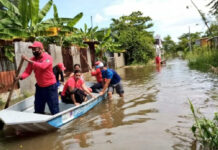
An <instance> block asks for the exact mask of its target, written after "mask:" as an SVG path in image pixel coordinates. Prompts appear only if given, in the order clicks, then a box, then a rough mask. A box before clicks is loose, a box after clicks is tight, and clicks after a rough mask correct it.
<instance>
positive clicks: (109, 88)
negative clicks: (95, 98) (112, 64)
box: [108, 82, 124, 94]
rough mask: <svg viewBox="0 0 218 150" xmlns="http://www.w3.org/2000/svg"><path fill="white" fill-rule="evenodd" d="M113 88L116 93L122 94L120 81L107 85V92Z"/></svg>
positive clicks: (112, 90)
mask: <svg viewBox="0 0 218 150" xmlns="http://www.w3.org/2000/svg"><path fill="white" fill-rule="evenodd" d="M114 89H116V92H117V94H123V93H124V90H123V85H122V83H121V82H119V83H117V84H110V85H109V87H108V92H112V93H114Z"/></svg>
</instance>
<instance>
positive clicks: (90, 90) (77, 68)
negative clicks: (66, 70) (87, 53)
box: [69, 64, 92, 92]
mask: <svg viewBox="0 0 218 150" xmlns="http://www.w3.org/2000/svg"><path fill="white" fill-rule="evenodd" d="M73 70H74V71H75V70H80V71H81V66H80V64H75V65H74V66H73ZM73 76H74V72H73V73H71V74H70V76H69V77H73ZM80 78H81V79H82V80H83V81H84V82H85V80H84V77H83V74H82V73H81V77H80ZM85 86H86V85H85ZM87 88H88V90H89V92H92V89H91V88H90V87H87Z"/></svg>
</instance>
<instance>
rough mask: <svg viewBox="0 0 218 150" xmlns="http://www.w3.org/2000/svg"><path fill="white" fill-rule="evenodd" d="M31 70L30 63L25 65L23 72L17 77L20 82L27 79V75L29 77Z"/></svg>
mask: <svg viewBox="0 0 218 150" xmlns="http://www.w3.org/2000/svg"><path fill="white" fill-rule="evenodd" d="M32 70H33V68H32V64H31V63H28V65H27V67H26V69H25V71H24V72H23V73H22V74H21V75H20V76H19V79H20V80H23V79H25V78H27V77H28V76H29V75H31V73H32Z"/></svg>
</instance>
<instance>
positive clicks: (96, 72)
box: [91, 61, 103, 93]
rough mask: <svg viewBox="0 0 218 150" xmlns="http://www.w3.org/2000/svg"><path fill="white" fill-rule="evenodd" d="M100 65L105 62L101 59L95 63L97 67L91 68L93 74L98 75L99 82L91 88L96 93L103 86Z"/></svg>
mask: <svg viewBox="0 0 218 150" xmlns="http://www.w3.org/2000/svg"><path fill="white" fill-rule="evenodd" d="M100 66H103V63H102V62H100V61H97V62H96V63H95V68H96V69H92V70H91V75H92V76H95V77H96V80H97V83H95V84H94V85H93V86H91V89H92V91H93V92H94V93H98V92H99V90H100V89H102V88H103V86H102V84H103V83H102V74H101V70H100Z"/></svg>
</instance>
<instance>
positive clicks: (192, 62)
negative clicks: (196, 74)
mask: <svg viewBox="0 0 218 150" xmlns="http://www.w3.org/2000/svg"><path fill="white" fill-rule="evenodd" d="M185 58H186V59H188V61H189V63H188V65H189V67H190V68H192V69H197V70H200V71H203V72H207V71H213V70H211V69H212V68H213V67H218V62H217V60H218V51H217V50H210V49H207V48H201V47H195V48H194V50H193V51H191V52H188V53H187V54H186V56H185Z"/></svg>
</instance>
